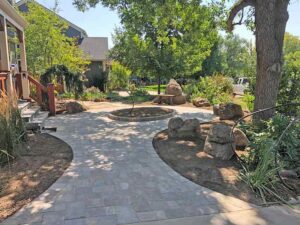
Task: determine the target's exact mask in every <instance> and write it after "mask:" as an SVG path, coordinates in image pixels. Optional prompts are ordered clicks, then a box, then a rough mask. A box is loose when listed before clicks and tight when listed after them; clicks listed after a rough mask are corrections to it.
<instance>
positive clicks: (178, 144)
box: [153, 131, 262, 204]
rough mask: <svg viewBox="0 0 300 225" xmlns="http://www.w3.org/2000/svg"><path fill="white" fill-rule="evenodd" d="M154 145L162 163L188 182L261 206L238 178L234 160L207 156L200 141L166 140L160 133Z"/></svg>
mask: <svg viewBox="0 0 300 225" xmlns="http://www.w3.org/2000/svg"><path fill="white" fill-rule="evenodd" d="M153 146H154V148H155V150H156V152H157V153H158V155H159V156H160V157H161V159H162V160H163V161H165V162H166V163H167V164H168V165H169V166H170V167H171V168H173V169H174V170H175V171H176V172H178V173H179V174H181V175H182V176H184V177H186V178H187V179H189V180H191V181H193V182H195V183H197V184H199V185H201V186H204V187H207V188H209V189H211V190H214V191H217V192H220V193H222V194H225V195H229V196H233V197H236V198H239V199H241V200H244V201H247V202H250V203H254V204H261V203H262V202H261V200H260V199H259V198H258V197H257V196H256V195H255V193H253V192H252V190H251V189H250V188H249V187H248V186H247V185H246V184H245V183H244V182H242V181H241V180H240V179H239V170H240V165H239V163H238V162H237V160H236V159H232V160H229V161H224V160H220V159H216V158H213V157H212V156H210V155H208V154H206V153H205V152H203V147H204V141H203V140H201V139H199V138H189V139H177V138H169V137H168V132H167V131H162V132H160V133H158V134H157V135H156V136H155V137H154V139H153Z"/></svg>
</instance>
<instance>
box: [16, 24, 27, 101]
mask: <svg viewBox="0 0 300 225" xmlns="http://www.w3.org/2000/svg"><path fill="white" fill-rule="evenodd" d="M17 35H18V39H19V42H20V57H21V73H22V77H21V78H22V79H21V82H22V96H23V99H29V98H30V97H29V96H30V87H29V80H28V74H27V60H26V49H25V37H24V31H23V30H19V29H17Z"/></svg>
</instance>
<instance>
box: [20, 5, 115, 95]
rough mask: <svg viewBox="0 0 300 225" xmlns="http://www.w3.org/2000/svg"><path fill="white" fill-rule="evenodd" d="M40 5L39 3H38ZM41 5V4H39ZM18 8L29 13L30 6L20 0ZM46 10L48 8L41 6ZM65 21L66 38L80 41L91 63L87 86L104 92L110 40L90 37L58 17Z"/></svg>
mask: <svg viewBox="0 0 300 225" xmlns="http://www.w3.org/2000/svg"><path fill="white" fill-rule="evenodd" d="M37 4H39V3H37ZM39 5H41V4H39ZM16 6H17V7H18V8H19V10H20V11H21V12H28V6H27V3H26V0H20V1H18V2H17V3H16ZM41 6H42V7H43V8H45V9H46V10H49V9H48V8H46V7H44V6H43V5H41ZM58 17H59V18H61V19H62V20H63V21H65V22H66V23H67V24H68V29H67V30H66V31H65V34H66V36H68V37H70V38H76V39H78V46H79V47H80V48H81V49H82V50H83V52H84V53H85V54H86V55H87V57H88V59H89V60H90V61H91V63H90V65H89V67H88V70H87V72H86V74H85V75H86V77H87V78H88V83H87V86H97V87H98V88H100V89H101V90H104V85H103V83H105V80H106V73H105V71H106V70H107V68H108V66H109V60H108V58H107V55H108V50H109V49H108V38H107V37H88V35H87V33H86V31H85V30H84V29H82V28H80V27H78V26H77V25H75V24H74V23H72V22H70V21H69V20H67V19H65V18H63V17H61V16H59V15H58Z"/></svg>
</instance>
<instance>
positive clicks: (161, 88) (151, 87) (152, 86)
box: [142, 84, 167, 92]
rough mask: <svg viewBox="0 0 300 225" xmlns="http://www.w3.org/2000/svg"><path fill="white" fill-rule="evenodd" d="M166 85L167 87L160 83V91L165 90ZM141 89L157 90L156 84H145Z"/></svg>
mask: <svg viewBox="0 0 300 225" xmlns="http://www.w3.org/2000/svg"><path fill="white" fill-rule="evenodd" d="M166 87H167V85H165V84H162V85H160V91H161V92H165V91H166ZM142 89H144V90H146V91H157V85H149V86H145V87H142Z"/></svg>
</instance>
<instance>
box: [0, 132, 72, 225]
mask: <svg viewBox="0 0 300 225" xmlns="http://www.w3.org/2000/svg"><path fill="white" fill-rule="evenodd" d="M22 149H23V150H22V152H21V153H20V155H19V156H18V158H17V159H16V160H15V161H13V162H11V164H10V166H8V165H6V166H4V167H1V168H0V222H1V221H3V220H4V219H5V218H7V217H9V216H11V215H13V214H14V213H15V212H17V211H18V210H19V209H20V208H22V207H23V206H24V205H26V204H28V203H29V202H31V201H32V200H34V199H35V198H36V197H38V196H39V195H40V194H41V193H43V192H44V191H45V190H47V189H48V188H49V187H50V186H51V184H53V183H54V182H55V181H56V180H57V179H58V178H59V177H61V176H62V174H63V172H64V171H65V170H66V169H67V168H68V167H69V165H70V163H71V161H72V159H73V152H72V149H71V147H70V146H69V145H67V144H66V143H65V142H63V141H61V140H59V139H58V138H55V137H53V136H51V135H48V134H35V135H31V136H30V137H29V141H28V143H27V144H26V145H24V146H23V148H22Z"/></svg>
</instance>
